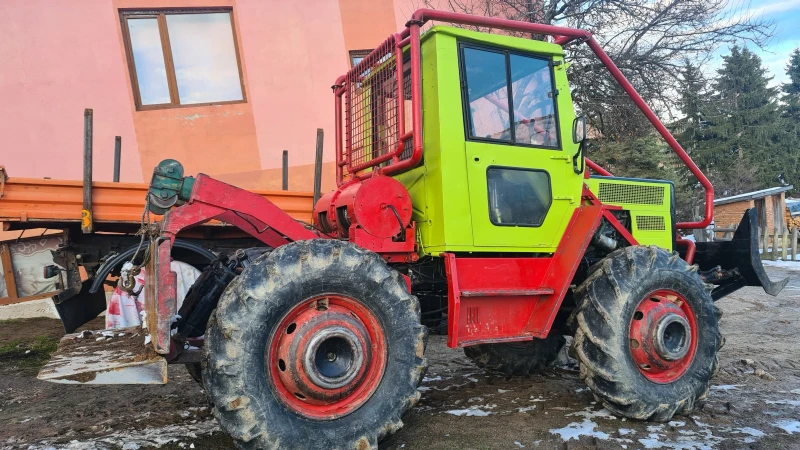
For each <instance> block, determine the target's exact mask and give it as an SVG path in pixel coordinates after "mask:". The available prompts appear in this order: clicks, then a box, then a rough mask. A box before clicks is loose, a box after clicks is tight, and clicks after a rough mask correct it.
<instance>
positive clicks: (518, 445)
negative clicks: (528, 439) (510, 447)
mask: <svg viewBox="0 0 800 450" xmlns="http://www.w3.org/2000/svg"><path fill="white" fill-rule="evenodd" d="M514 445H516V446H517V447H518V448H525V446H524V445H522V444H521V443H520V442H519V441H514Z"/></svg>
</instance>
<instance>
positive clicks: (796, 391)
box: [789, 389, 800, 395]
mask: <svg viewBox="0 0 800 450" xmlns="http://www.w3.org/2000/svg"><path fill="white" fill-rule="evenodd" d="M789 393H790V394H797V395H800V389H792V390H791V391H789Z"/></svg>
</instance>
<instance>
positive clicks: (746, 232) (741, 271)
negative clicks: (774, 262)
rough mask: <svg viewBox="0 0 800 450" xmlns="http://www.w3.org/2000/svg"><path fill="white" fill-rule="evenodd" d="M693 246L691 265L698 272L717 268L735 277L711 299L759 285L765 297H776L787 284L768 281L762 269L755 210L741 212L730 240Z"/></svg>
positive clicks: (784, 280)
mask: <svg viewBox="0 0 800 450" xmlns="http://www.w3.org/2000/svg"><path fill="white" fill-rule="evenodd" d="M696 245H697V252H696V253H695V257H694V262H695V264H697V265H698V266H700V270H701V271H706V270H711V269H713V268H714V267H716V266H719V267H720V268H722V269H723V270H726V271H731V273H734V274H735V278H736V279H735V280H731V281H730V284H729V285H728V286H720V287H719V288H718V289H719V290H720V293H719V294H718V295H714V293H712V296H714V298H715V300H716V298H718V297H721V296H723V295H727V294H729V293H731V292H733V291H735V290H736V289H738V288H739V287H742V286H761V287H763V288H764V291H765V292H766V293H767V294H769V295H778V294H779V293H780V292H781V291H782V290H783V288H784V287H785V286H786V284H787V283H788V282H789V278H784V279H782V280H779V281H772V280H770V278H769V275H768V274H767V271H766V270H764V265H763V264H762V263H761V253H760V251H759V248H758V216H757V215H756V209H755V208H750V209H748V210H747V211H745V213H744V217H742V221H741V222H740V223H739V226H738V227H737V228H736V232H735V233H734V234H733V239H731V240H730V241H715V242H698V243H697V244H696ZM715 291H716V290H715Z"/></svg>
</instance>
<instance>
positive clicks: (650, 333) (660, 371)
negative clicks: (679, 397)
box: [629, 289, 697, 384]
mask: <svg viewBox="0 0 800 450" xmlns="http://www.w3.org/2000/svg"><path fill="white" fill-rule="evenodd" d="M636 311H637V313H641V314H642V317H641V319H639V320H636V316H634V318H633V319H632V320H631V324H630V330H629V336H630V344H629V345H630V352H631V356H632V357H633V360H634V362H635V363H636V366H637V367H638V368H639V371H640V372H641V373H642V375H644V376H645V378H647V379H648V380H650V381H652V382H654V383H659V384H668V383H672V382H673V381H675V380H677V379H678V378H680V377H681V376H682V375H683V374H684V373H685V372H686V370H688V369H689V366H691V364H692V361H694V355H695V353H696V352H697V322H696V321H695V317H694V311H692V308H691V307H690V306H689V303H688V302H687V301H686V299H685V298H684V297H683V296H682V295H680V294H678V293H677V292H675V291H672V290H669V289H661V290H658V291H655V292H653V293H652V294H650V295H648V296H646V297H645V298H644V299H643V300H642V301H641V302H639V305H638V306H637V307H636ZM667 314H677V315H679V316H680V317H682V318H683V319H685V320H686V321H687V322H688V323H689V327H690V329H691V342H690V343H689V351H688V353H687V354H686V355H685V356H684V357H682V358H680V359H678V360H676V361H668V360H665V359H663V358H662V357H661V356H660V355H658V354H657V353H656V351H655V349H654V344H653V339H654V333H655V327H656V324H657V323H658V321H659V319H660V318H662V317H664V316H665V315H667ZM634 342H635V344H634Z"/></svg>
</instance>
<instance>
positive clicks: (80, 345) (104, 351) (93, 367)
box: [38, 327, 167, 384]
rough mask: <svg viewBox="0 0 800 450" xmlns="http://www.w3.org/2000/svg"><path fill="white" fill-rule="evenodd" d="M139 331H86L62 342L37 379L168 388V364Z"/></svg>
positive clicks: (133, 329) (132, 328)
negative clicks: (164, 385)
mask: <svg viewBox="0 0 800 450" xmlns="http://www.w3.org/2000/svg"><path fill="white" fill-rule="evenodd" d="M145 334H146V333H145V332H143V331H142V329H141V328H139V327H130V328H120V329H116V330H100V331H83V332H80V333H75V334H68V335H66V336H64V337H63V338H62V339H61V342H60V343H59V344H58V350H57V351H56V353H55V354H54V355H53V357H52V358H51V359H50V362H48V363H47V365H45V366H44V367H43V368H42V370H40V371H39V375H38V378H39V379H40V380H44V381H50V382H53V383H69V384H165V383H166V382H167V361H166V360H165V359H164V357H162V356H161V355H159V354H158V353H156V352H155V351H154V350H153V347H152V346H151V345H149V344H148V345H145Z"/></svg>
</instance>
